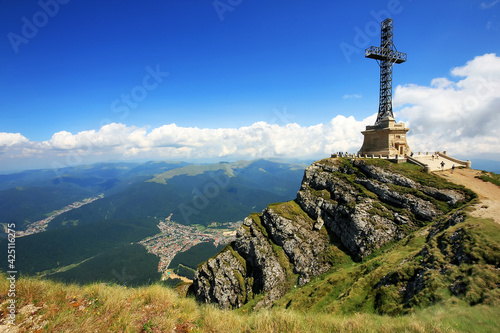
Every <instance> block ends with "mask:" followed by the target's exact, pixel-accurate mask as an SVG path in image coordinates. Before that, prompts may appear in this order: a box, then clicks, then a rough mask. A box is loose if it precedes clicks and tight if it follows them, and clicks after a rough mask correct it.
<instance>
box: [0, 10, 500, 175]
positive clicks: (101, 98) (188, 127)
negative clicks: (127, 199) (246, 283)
mask: <svg viewBox="0 0 500 333" xmlns="http://www.w3.org/2000/svg"><path fill="white" fill-rule="evenodd" d="M0 4H1V6H2V10H1V11H0V15H1V18H0V22H2V23H1V25H0V27H1V31H0V35H1V36H3V37H2V39H1V40H0V56H1V59H2V63H3V66H0V170H2V169H3V170H7V169H19V168H24V167H26V168H28V167H29V168H31V167H38V166H39V167H46V166H50V165H54V163H57V164H58V165H60V164H61V163H62V164H71V163H85V162H89V163H90V162H95V161H99V160H107V159H109V160H117V159H134V158H137V159H141V158H142V159H155V158H160V159H184V160H189V159H203V158H206V159H231V158H234V159H236V158H242V157H246V156H248V157H249V158H253V157H304V158H305V157H307V158H309V157H313V158H317V157H324V156H325V155H326V156H328V153H327V152H328V151H329V150H331V151H338V150H350V151H353V152H354V151H356V150H357V149H359V147H357V145H360V140H362V136H361V134H360V133H359V132H360V129H362V127H363V126H365V125H368V124H370V123H368V124H366V121H368V122H373V119H372V118H373V114H374V113H375V112H376V111H377V108H378V85H379V68H378V65H377V63H376V62H375V61H374V60H371V59H365V58H364V49H365V48H367V47H369V46H371V45H376V46H377V45H379V43H380V34H379V31H378V30H379V27H380V21H381V20H383V19H385V18H386V17H387V16H390V17H391V18H392V19H393V20H394V43H395V45H396V47H397V48H398V50H399V51H401V52H406V53H407V54H408V61H407V62H406V63H404V64H401V65H396V66H395V69H394V80H393V87H394V90H395V97H394V99H395V110H396V114H397V115H399V116H400V119H398V120H402V121H407V122H409V124H411V125H413V126H416V127H415V128H420V130H421V132H416V133H415V135H416V137H415V138H416V140H415V143H414V145H415V146H416V147H417V148H420V149H422V150H423V149H433V148H434V147H432V146H429V145H426V143H425V140H423V139H418V135H420V137H421V138H426V137H427V138H428V133H425V130H424V129H423V128H424V126H423V125H422V124H424V123H425V119H424V118H423V116H425V115H426V113H425V112H424V111H422V112H421V117H416V116H415V115H412V112H411V111H412V110H413V111H415V110H421V108H422V105H419V100H418V99H415V96H416V94H417V92H420V91H422V89H424V88H428V89H430V90H433V89H434V90H433V92H434V93H431V94H430V95H426V96H427V98H430V97H429V96H436V95H440V94H439V91H436V89H438V90H439V89H445V90H446V89H448V92H450V91H449V89H452V90H453V91H454V92H457V91H461V90H463V87H462V86H461V85H460V84H459V83H460V81H461V80H464V82H466V79H468V78H473V77H476V78H479V80H480V79H482V78H485V80H486V82H487V83H486V84H487V85H488V86H487V87H486V88H485V89H486V91H487V92H491V93H489V94H487V95H486V97H487V98H485V97H484V94H483V95H480V96H479V97H480V100H481V102H484V103H483V104H484V105H482V106H480V108H481V112H479V111H477V112H476V113H475V114H479V113H480V114H481V115H482V117H483V118H484V117H487V116H488V115H490V113H489V112H494V108H493V106H494V105H498V103H497V102H498V101H499V100H500V96H498V94H496V92H493V90H495V91H496V90H497V89H496V88H497V86H496V85H497V82H499V81H500V78H499V77H498V76H499V75H500V72H492V73H493V74H492V75H493V76H492V77H489V78H488V77H486V76H487V73H488V68H490V67H491V66H493V68H497V67H496V66H497V64H498V61H499V60H498V59H499V57H498V56H497V55H500V44H499V42H498V41H499V40H500V38H499V37H500V19H499V17H498V16H499V14H500V3H499V1H498V0H484V1H472V0H469V1H465V0H462V1H456V0H455V1H415V0H406V1H405V0H401V1H393V0H390V1H355V2H347V1H346V2H337V1H326V0H309V1H305V0H292V1H290V0H289V1H280V0H278V1H264V0H253V1H250V0H220V1H213V0H173V1H172V0H170V1H165V0H149V1H143V2H139V1H127V0H121V1H115V0H110V1H93V0H90V1H81V0H41V1H5V0H2V1H1V2H0ZM485 55H490V56H489V58H488V57H486V58H484V56H485ZM477 57H483V58H477ZM476 58H477V60H476V62H477V64H476V63H472V62H473V61H474V59H476ZM467 64H476V66H475V67H474V66H472V65H471V66H469V67H470V68H476V69H478V68H479V69H478V72H479V73H480V74H477V75H476V76H474V75H475V74H474V73H476V72H474V73H472V74H471V73H469V72H468V71H467V68H469V67H467V68H465V69H464V70H463V71H465V72H467V75H465V76H457V75H454V74H453V69H454V68H459V67H464V66H467ZM491 64H493V65H491ZM488 66H489V67H488ZM482 68H486V70H485V71H482ZM459 72H460V71H459ZM439 78H446V80H449V82H451V83H449V84H448V85H441V86H438V85H436V84H435V83H436V82H438V81H433V80H435V79H439ZM432 82H434V84H432ZM439 82H441V81H439ZM398 86H399V87H400V88H401V89H402V90H400V91H401V96H406V99H404V98H403V99H401V98H399V99H398V97H397V93H398V90H397V89H396V87H398ZM404 89H406V90H404ZM471 89H472V88H471ZM424 90H425V89H424ZM471 91H472V92H473V91H474V90H473V89H472V90H471ZM436 92H438V94H435V93H436ZM476 95H477V93H476ZM465 97H467V96H465ZM486 99H487V100H486ZM464 101H467V99H464ZM441 102H443V101H441ZM444 103H445V102H444ZM464 103H465V102H464ZM419 107H420V109H419ZM398 110H400V112H399V114H398ZM463 111H464V112H463V113H464V114H465V113H467V112H466V111H470V110H463ZM438 112H439V111H438ZM458 113H460V112H458ZM496 113H498V111H496ZM339 117H340V118H339ZM462 118H463V117H462ZM481 119H482V118H481ZM334 120H335V121H334ZM462 120H463V124H467V123H469V124H470V122H469V121H468V119H467V118H464V119H462ZM478 122H479V120H478ZM173 124H175V125H173ZM256 124H258V125H256ZM448 125H449V126H457V123H456V122H455V123H453V124H448ZM343 126H351V127H352V128H353V130H352V131H351V130H350V129H345V128H343ZM360 126H361V127H360ZM464 126H465V125H464ZM431 127H432V126H431ZM426 128H427V127H426ZM433 130H436V131H437V130H441V131H443V130H444V131H446V130H449V127H443V128H441V127H436V128H434V129H433ZM422 131H424V132H422ZM478 131H479V132H481V131H483V132H484V131H490V129H489V128H486V129H478ZM478 131H472V132H478ZM491 131H492V132H491V133H489V134H490V135H488V137H487V138H486V139H485V138H482V139H485V140H486V141H488V140H490V139H491V140H494V138H495V136H496V137H498V136H497V132H496V129H491ZM330 132H332V133H333V132H334V133H333V134H332V133H330ZM464 132H467V133H469V132H471V130H470V129H469V130H467V129H464V130H462V131H461V132H460V133H464ZM2 133H3V135H2ZM79 133H80V135H79ZM186 133H190V134H189V138H187V137H186V138H183V135H187V134H186ZM241 133H243V134H241ZM252 133H254V134H252ZM278 133H279V134H278ZM325 133H327V134H325ZM460 133H459V134H456V135H460ZM410 134H411V132H410ZM476 134H477V135H480V134H481V133H476ZM483 134H484V133H482V134H481V135H483ZM300 135H304V136H310V137H311V138H309V139H304V140H302V143H303V144H307V147H301V140H298V139H297V136H300ZM315 135H320V136H322V138H321V139H318V142H317V147H316V148H314V147H315V146H316V142H315V141H314V139H313V137H314V136H315ZM214 138H216V139H214ZM256 138H257V139H256ZM448 138H450V136H448ZM226 139H227V140H228V142H230V141H231V140H233V141H237V142H230V143H228V144H226V145H225V146H224V145H222V146H221V142H225V141H224V140H226ZM441 139H442V142H441V141H439V140H438V142H439V144H438V147H435V149H436V150H438V149H446V148H448V150H450V148H451V151H453V149H454V146H453V144H454V143H455V144H456V141H457V140H454V142H450V147H448V145H447V143H448V142H446V138H441ZM451 139H453V138H451ZM328 140H329V141H328ZM419 140H420V141H419ZM471 140H472V139H471ZM491 140H490V141H491ZM242 141H244V142H243V143H242ZM490 141H488V142H490ZM434 143H435V141H434ZM497 143H498V142H495V141H493V142H490V146H491V147H494V146H495V145H496V146H497V147H498V146H499V145H497ZM410 145H411V142H410ZM118 146H119V147H121V148H122V149H119V148H116V147H118ZM286 146H289V147H291V148H289V149H288V148H286ZM462 147H463V146H462ZM491 147H490V148H487V149H483V151H480V153H482V154H483V155H481V156H482V157H487V158H494V159H500V151H499V150H498V149H497V150H496V151H495V149H494V148H491ZM336 148H338V149H336ZM470 149H472V150H474V151H471V152H470V153H471V154H473V153H474V154H476V153H478V151H477V150H476V149H475V148H474V147H473V146H471V147H470ZM414 150H415V148H414ZM455 150H456V151H457V153H458V148H456V149H455ZM301 151H304V153H303V154H301V153H300V152H301ZM460 155H462V156H463V155H466V154H463V153H462V154H460ZM68 156H70V157H68ZM71 156H73V157H71ZM75 156H77V157H76V158H75Z"/></svg>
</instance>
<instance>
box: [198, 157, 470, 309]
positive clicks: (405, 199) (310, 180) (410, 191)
mask: <svg viewBox="0 0 500 333" xmlns="http://www.w3.org/2000/svg"><path fill="white" fill-rule="evenodd" d="M383 162H385V163H383ZM377 164H380V166H377ZM410 170H411V168H410ZM415 172H417V171H415ZM429 177H430V176H429ZM464 200H465V194H464V193H463V192H461V191H460V190H457V189H449V188H448V189H443V188H442V186H439V184H438V185H435V184H432V182H431V181H429V180H428V179H426V178H425V177H423V178H418V179H412V178H411V177H408V176H405V175H403V174H402V173H400V172H398V168H397V166H396V165H393V164H390V163H389V162H386V161H376V160H371V161H370V160H355V159H353V160H348V159H342V158H337V159H325V160H322V161H318V162H315V163H313V164H312V165H311V166H309V167H308V168H307V169H306V170H305V173H304V178H303V180H302V185H301V188H300V190H299V191H298V193H297V198H296V199H295V200H294V201H290V202H286V203H281V204H272V205H270V206H268V208H266V209H265V210H264V211H263V212H262V213H261V214H252V215H251V216H249V217H248V218H246V219H245V221H244V223H243V225H242V226H241V227H240V229H239V230H238V232H237V239H236V241H235V242H233V243H232V244H230V245H228V246H227V247H226V248H225V249H224V250H223V251H222V252H221V253H219V254H218V255H217V256H215V257H214V258H212V259H210V260H208V261H207V262H205V263H203V264H202V265H200V267H199V268H198V271H197V273H196V276H195V279H194V282H193V285H192V287H191V288H192V291H193V292H194V293H195V295H196V297H197V298H198V299H199V300H200V301H203V302H209V303H217V304H219V306H220V307H221V308H238V307H241V306H242V305H243V304H245V303H246V302H248V301H250V300H252V299H253V298H255V296H256V295H258V294H263V295H264V296H263V297H259V302H258V303H257V304H256V307H260V306H267V305H270V304H271V303H272V302H273V301H274V300H276V299H278V298H280V297H281V296H283V295H284V294H285V293H286V291H287V290H289V289H290V288H292V287H293V285H304V284H306V283H308V282H309V281H310V279H311V277H313V276H316V275H319V274H321V273H324V272H326V271H327V270H329V269H330V268H332V266H334V265H335V264H336V262H337V261H338V260H339V258H342V255H345V254H348V255H349V256H351V258H352V259H354V260H361V259H362V258H364V257H366V256H368V255H370V254H371V253H373V251H375V250H376V249H378V248H380V247H382V246H384V245H385V244H387V243H388V242H391V241H395V240H399V239H401V238H403V237H405V236H406V235H408V234H409V233H411V232H412V231H414V230H416V229H418V228H420V227H421V226H423V225H424V224H426V223H428V222H429V221H431V220H433V219H435V218H436V217H439V216H441V215H443V214H444V213H446V212H447V211H449V210H450V208H451V207H452V206H454V205H457V204H458V203H460V202H463V201H464Z"/></svg>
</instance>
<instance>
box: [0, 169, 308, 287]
mask: <svg viewBox="0 0 500 333" xmlns="http://www.w3.org/2000/svg"><path fill="white" fill-rule="evenodd" d="M306 166H307V164H295V163H285V162H278V161H270V160H255V161H242V162H236V163H216V164H189V163H185V162H148V163H143V164H138V163H101V164H95V165H90V166H79V167H72V168H65V169H59V170H34V171H24V172H21V173H15V174H9V175H0V223H2V224H4V223H11V222H15V223H16V229H17V230H24V229H25V228H26V227H27V226H28V225H29V224H30V223H32V222H34V221H37V220H40V219H44V218H46V217H47V216H49V215H50V214H51V213H52V212H54V211H55V210H59V209H61V208H63V207H64V206H66V205H70V204H72V203H74V202H76V201H81V200H83V199H85V198H90V197H94V196H97V195H101V194H102V195H104V197H103V198H102V199H98V200H95V201H94V202H92V203H89V204H87V205H84V206H81V207H79V208H75V209H72V210H69V211H67V212H64V213H62V214H60V215H58V216H57V217H55V218H54V219H53V220H51V221H50V222H49V223H48V225H47V231H45V232H42V233H38V234H33V235H29V236H25V237H21V238H18V239H17V243H16V244H17V257H18V258H19V260H18V263H17V265H18V270H19V271H20V272H21V273H26V274H30V275H35V274H37V275H44V276H46V277H52V278H58V279H61V280H65V281H75V282H90V281H112V282H117V283H132V284H144V283H150V282H152V281H154V280H157V279H159V275H158V274H157V273H156V269H157V267H156V266H157V264H158V260H157V259H158V258H157V257H155V256H153V255H151V254H148V253H147V252H146V250H145V249H144V248H143V247H141V246H137V245H132V244H135V243H137V242H138V241H140V240H142V239H144V238H146V237H149V236H152V235H155V234H157V233H158V232H159V229H158V227H157V225H158V223H159V222H160V221H161V220H164V219H165V218H167V217H170V218H171V220H172V221H175V222H178V223H181V224H185V225H190V224H200V225H208V224H210V223H212V222H214V221H215V222H227V221H238V220H243V219H244V218H245V217H246V216H248V215H249V214H250V213H252V212H257V211H261V210H262V209H264V208H265V206H266V205H267V204H268V203H269V202H277V201H287V200H290V199H292V198H293V197H295V195H296V193H297V190H298V189H299V186H300V182H301V179H302V177H303V173H304V169H305V167H306ZM2 231H3V230H2ZM2 243H3V244H2ZM4 243H5V239H3V240H0V247H2V246H5V244H4ZM124 253H127V256H124V255H123V254H124ZM127 258H128V259H127ZM206 259H208V257H207V258H199V259H197V260H199V262H202V261H204V260H206ZM4 267H6V265H5V264H2V270H3V269H4ZM127 277H134V278H133V279H127Z"/></svg>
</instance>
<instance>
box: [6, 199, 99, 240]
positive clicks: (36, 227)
mask: <svg viewBox="0 0 500 333" xmlns="http://www.w3.org/2000/svg"><path fill="white" fill-rule="evenodd" d="M103 197H104V194H99V195H98V196H95V197H91V198H87V199H83V200H82V201H76V202H73V203H72V204H69V205H67V206H66V207H64V208H61V209H59V210H55V211H53V212H52V213H50V214H48V216H47V217H46V218H44V219H41V220H38V221H35V222H32V223H29V224H28V225H27V227H26V230H19V231H16V237H23V236H28V235H33V234H37V233H39V232H43V231H45V230H46V229H47V225H48V224H49V223H50V221H52V220H53V219H55V218H56V217H57V216H59V215H61V214H63V213H66V212H69V211H70V210H73V209H76V208H80V207H82V206H84V205H88V204H89V203H92V202H94V201H96V200H98V199H102V198H103Z"/></svg>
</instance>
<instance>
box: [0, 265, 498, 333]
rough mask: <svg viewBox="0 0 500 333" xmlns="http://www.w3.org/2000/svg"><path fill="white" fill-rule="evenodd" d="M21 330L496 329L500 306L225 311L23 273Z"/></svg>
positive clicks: (3, 306)
mask: <svg viewBox="0 0 500 333" xmlns="http://www.w3.org/2000/svg"><path fill="white" fill-rule="evenodd" d="M16 288H17V289H16V292H17V293H16V307H17V311H18V312H17V315H16V328H17V329H18V330H19V332H51V333H52V332H212V333H213V332H221V333H222V332H224V333H226V332H228V333H230V332H234V333H237V332H238V333H239V332H259V333H281V332H290V333H303V332H349V333H350V332H398V333H399V332H452V333H453V332H471V333H477V332H496V331H497V328H498V327H499V326H500V316H498V307H493V306H486V305H476V306H468V305H465V304H463V303H456V304H453V303H452V302H448V303H446V304H439V305H436V306H432V307H429V308H426V309H417V310H415V312H414V313H412V314H411V315H407V316H398V317H393V316H387V315H377V314H372V313H364V312H355V313H350V314H332V313H326V312H317V311H315V309H314V308H313V309H304V310H303V311H296V310H293V309H286V310H285V309H281V308H272V309H262V310H259V311H257V312H251V311H247V310H245V309H239V310H236V311H222V310H219V309H216V308H214V307H213V306H211V305H204V304H199V303H197V302H196V301H195V300H194V299H192V298H185V297H182V296H179V295H178V294H177V293H176V292H175V291H174V290H172V289H170V288H166V287H162V286H160V285H153V286H148V287H140V288H126V287H123V286H119V285H106V284H102V283H100V284H90V285H86V286H77V285H67V284H62V283H58V282H52V281H43V280H39V279H36V278H29V277H23V278H21V279H19V280H18V281H17V284H16ZM8 289H9V285H8V281H7V279H6V277H5V275H1V274H0V310H1V311H3V315H2V317H0V329H4V328H6V326H2V325H6V324H7V318H8V317H7V316H6V314H7V305H8V301H9V297H8V295H7V291H8Z"/></svg>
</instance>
